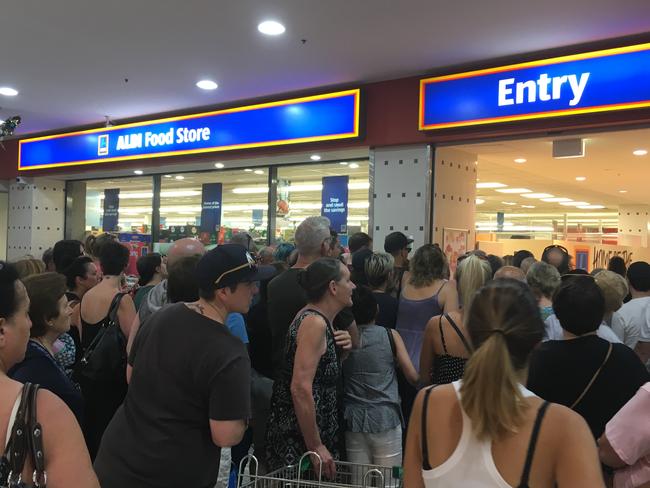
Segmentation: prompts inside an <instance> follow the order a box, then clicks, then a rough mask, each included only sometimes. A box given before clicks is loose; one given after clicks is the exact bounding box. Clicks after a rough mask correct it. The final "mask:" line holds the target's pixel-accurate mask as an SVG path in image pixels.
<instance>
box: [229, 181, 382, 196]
mask: <svg viewBox="0 0 650 488" xmlns="http://www.w3.org/2000/svg"><path fill="white" fill-rule="evenodd" d="M369 188H370V182H368V181H356V182H352V183H348V190H367V189H369ZM322 189H323V185H322V183H314V184H304V185H289V186H278V190H280V191H289V192H310V191H321V190H322ZM268 191H269V188H268V187H267V186H251V187H239V188H233V190H232V192H233V193H239V194H247V193H248V194H253V193H268Z"/></svg>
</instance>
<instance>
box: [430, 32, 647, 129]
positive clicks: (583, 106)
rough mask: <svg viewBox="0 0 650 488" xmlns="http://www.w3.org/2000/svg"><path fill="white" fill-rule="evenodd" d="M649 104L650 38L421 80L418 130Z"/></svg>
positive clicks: (606, 110) (630, 107)
mask: <svg viewBox="0 0 650 488" xmlns="http://www.w3.org/2000/svg"><path fill="white" fill-rule="evenodd" d="M640 107H650V43H647V44H639V45H635V46H629V47H624V48H616V49H607V50H603V51H595V52H590V53H584V54H577V55H573V56H562V57H558V58H552V59H544V60H540V61H533V62H529V63H521V64H514V65H509V66H501V67H498V68H491V69H483V70H479V71H470V72H467V73H458V74H454V75H448V76H439V77H436V78H428V79H426V80H421V81H420V120H419V127H420V130H430V129H445V128H450V127H464V126H471V125H479V124H494V123H498V122H511V121H517V120H531V119H542V118H548V117H559V116H566V115H575V114H586V113H594V112H608V111H613V110H626V109H632V108H640Z"/></svg>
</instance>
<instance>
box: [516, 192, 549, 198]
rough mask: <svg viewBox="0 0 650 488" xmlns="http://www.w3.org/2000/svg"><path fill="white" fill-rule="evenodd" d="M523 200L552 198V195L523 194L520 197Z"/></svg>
mask: <svg viewBox="0 0 650 488" xmlns="http://www.w3.org/2000/svg"><path fill="white" fill-rule="evenodd" d="M522 197H524V198H553V195H551V194H550V193H524V194H523V195H522Z"/></svg>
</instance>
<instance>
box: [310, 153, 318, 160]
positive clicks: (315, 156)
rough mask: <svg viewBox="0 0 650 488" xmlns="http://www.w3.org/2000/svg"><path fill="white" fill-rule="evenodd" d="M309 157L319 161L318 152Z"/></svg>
mask: <svg viewBox="0 0 650 488" xmlns="http://www.w3.org/2000/svg"><path fill="white" fill-rule="evenodd" d="M309 159H311V160H312V161H320V156H319V155H318V154H312V155H311V156H309Z"/></svg>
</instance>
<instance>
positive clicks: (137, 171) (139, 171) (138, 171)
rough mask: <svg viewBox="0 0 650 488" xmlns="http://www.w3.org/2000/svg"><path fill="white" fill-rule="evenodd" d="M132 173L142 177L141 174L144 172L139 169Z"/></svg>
mask: <svg viewBox="0 0 650 488" xmlns="http://www.w3.org/2000/svg"><path fill="white" fill-rule="evenodd" d="M133 172H134V173H135V174H136V175H143V174H144V171H142V170H141V169H136V170H135V171H133Z"/></svg>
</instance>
